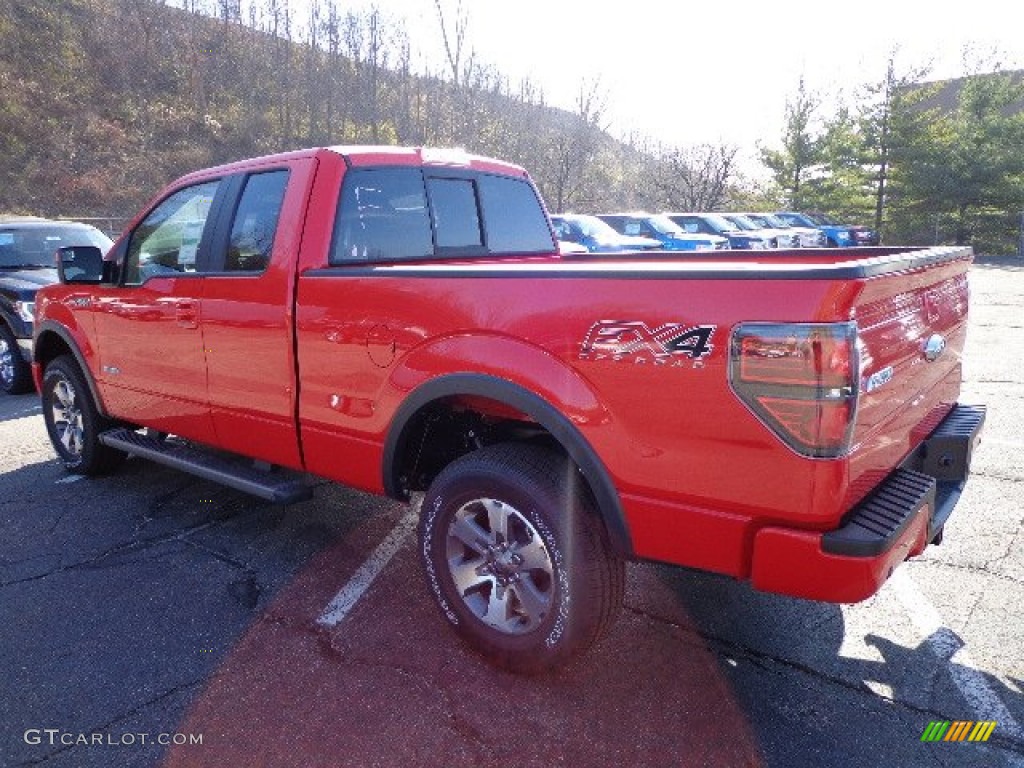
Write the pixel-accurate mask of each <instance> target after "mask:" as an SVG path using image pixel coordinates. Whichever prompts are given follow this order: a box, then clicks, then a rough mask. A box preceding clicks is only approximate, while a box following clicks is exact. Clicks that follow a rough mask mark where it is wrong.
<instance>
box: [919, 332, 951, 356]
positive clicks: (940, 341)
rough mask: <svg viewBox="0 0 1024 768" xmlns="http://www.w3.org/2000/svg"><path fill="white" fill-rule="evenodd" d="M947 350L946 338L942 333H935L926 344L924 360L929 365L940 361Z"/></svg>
mask: <svg viewBox="0 0 1024 768" xmlns="http://www.w3.org/2000/svg"><path fill="white" fill-rule="evenodd" d="M945 349H946V337H945V336H943V335H942V334H941V333H933V334H932V335H931V336H929V337H928V341H926V342H925V343H924V359H925V360H927V361H928V362H929V363H931V362H933V361H935V360H938V359H939V355H941V354H942V352H943V350H945Z"/></svg>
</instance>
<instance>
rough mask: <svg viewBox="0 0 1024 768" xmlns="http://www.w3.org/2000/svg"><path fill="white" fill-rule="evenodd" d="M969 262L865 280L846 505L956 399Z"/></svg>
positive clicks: (857, 312) (858, 306)
mask: <svg viewBox="0 0 1024 768" xmlns="http://www.w3.org/2000/svg"><path fill="white" fill-rule="evenodd" d="M967 253H969V252H967ZM969 267H970V258H969V257H967V258H959V259H955V260H952V261H946V262H944V263H939V264H935V265H930V266H925V267H923V268H920V269H917V270H913V271H909V272H898V273H895V274H888V275H881V276H879V277H876V278H870V279H867V280H865V281H864V284H863V286H864V287H863V290H862V291H861V292H860V295H859V296H858V298H857V300H856V303H855V306H854V309H853V318H854V319H855V320H856V323H857V327H858V334H859V341H858V352H859V356H860V397H859V401H858V407H857V414H856V421H855V426H854V434H853V440H852V443H851V451H850V481H851V483H850V486H849V498H847V499H846V500H845V504H844V507H846V506H850V505H852V504H854V503H855V502H857V501H859V500H860V498H862V497H863V496H864V494H865V493H867V492H868V491H869V490H870V489H871V488H873V487H874V486H875V485H877V484H878V482H879V481H880V480H881V479H882V478H883V477H885V476H886V475H887V474H889V472H891V471H892V469H893V468H894V467H895V466H896V465H897V464H899V463H900V462H901V461H902V460H903V459H904V458H905V457H906V456H907V455H908V454H909V453H910V452H911V451H912V450H913V449H914V448H915V447H916V446H917V445H918V444H920V443H921V441H922V440H923V439H924V438H925V437H926V436H927V435H928V434H929V433H930V432H931V431H932V430H933V429H934V428H935V427H936V426H937V425H938V423H939V422H940V421H941V420H942V419H943V418H944V417H945V416H946V415H947V414H948V413H949V411H950V410H951V409H952V407H953V405H954V404H955V403H956V400H957V397H958V396H959V394H960V379H961V362H962V355H963V350H964V343H965V340H966V336H967V308H968V279H967V272H968V269H969Z"/></svg>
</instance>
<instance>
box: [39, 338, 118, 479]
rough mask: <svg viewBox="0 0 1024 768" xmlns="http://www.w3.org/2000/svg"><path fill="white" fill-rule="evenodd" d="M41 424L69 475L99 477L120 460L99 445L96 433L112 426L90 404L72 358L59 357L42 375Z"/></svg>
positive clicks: (110, 422)
mask: <svg viewBox="0 0 1024 768" xmlns="http://www.w3.org/2000/svg"><path fill="white" fill-rule="evenodd" d="M42 401H43V420H44V421H45V422H46V431H47V433H48V434H49V436H50V442H51V443H53V447H54V450H56V451H57V455H58V456H59V457H60V460H61V463H63V464H64V467H65V468H66V469H67V470H68V471H69V472H74V473H75V474H79V475H99V474H103V473H105V472H110V471H111V470H113V469H114V468H115V467H117V465H118V464H120V463H121V462H122V461H123V460H124V458H125V453H124V452H122V451H118V450H115V449H113V448H109V447H107V446H105V445H103V443H101V442H100V440H99V436H100V433H102V432H104V431H105V430H107V429H110V428H111V427H112V426H114V422H112V421H110V420H109V419H107V418H105V417H104V416H103V415H102V414H101V413H100V412H99V410H98V409H97V408H96V404H95V403H94V402H93V400H92V395H91V393H90V391H89V387H88V385H87V384H86V382H85V377H84V376H82V372H81V371H80V370H79V368H78V364H77V363H76V362H75V360H74V358H72V357H70V356H69V355H61V356H60V357H57V358H55V359H54V360H52V361H51V362H50V363H49V364H48V365H47V366H46V370H45V372H44V373H43V391H42Z"/></svg>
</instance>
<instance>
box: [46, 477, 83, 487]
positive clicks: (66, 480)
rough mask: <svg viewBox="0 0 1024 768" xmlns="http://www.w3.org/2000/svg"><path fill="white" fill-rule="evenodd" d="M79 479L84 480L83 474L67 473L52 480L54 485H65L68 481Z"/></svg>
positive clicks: (72, 481) (74, 481)
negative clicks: (65, 475)
mask: <svg viewBox="0 0 1024 768" xmlns="http://www.w3.org/2000/svg"><path fill="white" fill-rule="evenodd" d="M79 480H85V475H68V476H67V477H62V478H61V479H60V480H54V481H53V482H54V484H55V485H67V484H68V483H77V482H78V481H79Z"/></svg>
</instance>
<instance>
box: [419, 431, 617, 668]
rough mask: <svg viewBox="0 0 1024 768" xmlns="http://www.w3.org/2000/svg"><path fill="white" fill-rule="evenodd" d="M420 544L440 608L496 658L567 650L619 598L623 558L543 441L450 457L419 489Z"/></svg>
mask: <svg viewBox="0 0 1024 768" xmlns="http://www.w3.org/2000/svg"><path fill="white" fill-rule="evenodd" d="M420 555H421V558H422V560H423V565H424V569H425V570H426V574H427V579H428V582H429V584H430V587H431V589H432V591H433V593H434V598H435V600H436V602H437V604H438V606H439V608H440V609H441V613H442V614H443V615H444V616H445V618H446V619H447V620H448V621H449V622H450V623H451V624H452V625H453V626H454V627H455V629H456V631H458V632H459V634H460V635H462V637H463V638H464V639H465V640H467V641H468V642H469V644H470V645H472V646H473V647H474V648H475V649H476V650H478V651H480V652H481V653H483V654H484V655H485V656H486V657H487V658H488V659H490V660H491V661H492V662H494V663H495V664H497V665H498V666H501V667H504V668H506V669H511V670H515V671H520V672H532V671H540V670H543V669H548V668H552V667H555V666H558V665H560V664H562V663H564V662H566V661H568V660H569V659H570V658H571V657H572V656H574V655H576V654H577V653H580V652H582V651H584V650H586V649H587V648H588V647H590V646H591V645H592V644H593V643H594V642H595V641H597V640H598V639H599V638H600V637H601V636H602V635H603V634H604V633H605V632H606V631H607V629H608V628H609V627H610V626H611V624H612V622H613V621H614V619H615V617H616V616H617V615H618V613H619V610H620V609H621V606H622V593H623V586H624V581H625V570H624V564H623V562H622V560H621V559H620V558H618V557H616V556H615V554H614V553H613V552H612V550H611V547H610V544H609V542H608V537H607V534H606V532H605V530H604V527H603V525H602V523H601V521H600V520H599V519H598V517H597V515H596V513H595V512H594V510H593V507H592V505H591V504H590V502H589V500H588V497H587V494H586V493H585V492H584V491H583V489H582V488H581V481H580V475H579V472H578V471H577V470H576V468H575V467H574V466H573V465H572V464H571V463H570V462H569V461H568V460H567V459H565V457H563V456H562V455H560V454H558V453H555V452H553V451H548V450H544V449H539V448H533V447H529V446H523V445H518V444H511V443H510V444H501V445H495V446H490V447H487V448H483V449H481V450H478V451H475V452H473V453H470V454H467V455H465V456H463V457H461V458H459V459H457V460H456V461H454V462H452V464H450V465H449V466H448V467H447V468H446V469H445V470H444V471H443V472H441V474H440V475H438V477H437V479H436V480H434V482H433V483H432V484H431V486H430V488H429V489H428V490H427V493H426V495H425V497H424V499H423V506H422V509H421V513H420Z"/></svg>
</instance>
